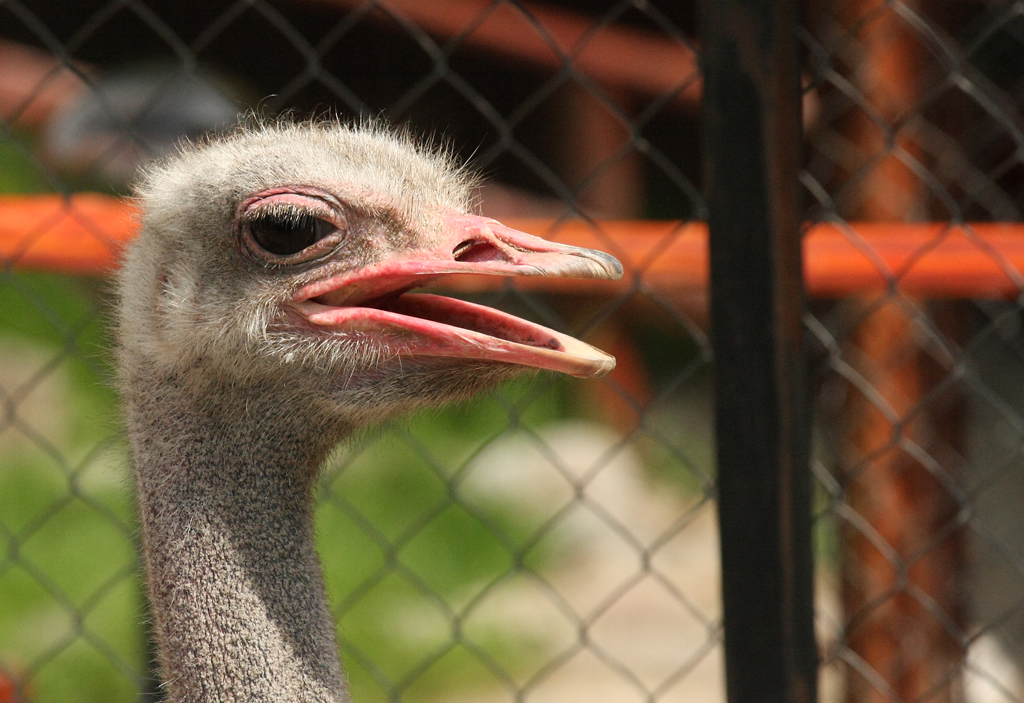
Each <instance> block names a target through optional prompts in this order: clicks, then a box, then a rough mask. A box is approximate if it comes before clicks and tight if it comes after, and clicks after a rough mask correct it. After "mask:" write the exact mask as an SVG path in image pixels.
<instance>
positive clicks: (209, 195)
mask: <svg viewBox="0 0 1024 703" xmlns="http://www.w3.org/2000/svg"><path fill="white" fill-rule="evenodd" d="M472 185H473V181H472V178H471V177H470V176H469V175H467V173H466V171H465V170H463V169H460V168H457V167H455V166H453V164H452V163H451V161H450V159H449V158H448V157H447V156H445V155H443V154H439V153H436V152H434V151H431V150H429V149H425V148H422V147H419V146H417V145H415V144H414V143H413V142H412V141H411V140H410V139H409V138H407V137H405V136H400V135H395V134H394V133H391V132H388V131H386V130H384V129H383V128H380V127H361V128H359V127H349V126H344V125H339V124H337V123H323V124H319V125H294V124H281V125H264V126H260V127H257V128H254V129H246V130H241V131H239V132H237V133H235V134H233V135H230V136H227V137H225V138H221V139H219V140H215V141H212V142H211V143H209V144H205V145H202V146H201V147H194V148H187V149H185V150H183V152H182V153H181V154H179V155H178V156H176V157H174V158H172V159H171V160H169V161H168V162H166V163H164V164H162V165H159V166H156V167H154V168H153V169H151V171H150V172H149V173H148V175H147V177H146V178H145V179H144V181H143V183H142V184H141V187H140V188H139V193H140V199H141V204H142V208H143V212H144V216H143V227H142V232H141V235H140V237H139V239H138V241H137V242H136V243H135V244H134V245H133V246H132V247H131V248H130V250H129V252H128V254H127V257H126V261H125V262H124V266H123V269H122V273H121V278H120V298H121V307H120V337H121V359H120V363H121V369H122V375H123V376H124V377H126V378H128V379H132V378H136V379H143V378H145V377H147V376H152V375H154V374H156V375H159V376H166V375H173V376H176V377H178V378H180V379H181V381H182V382H183V383H187V384H196V385H197V386H198V387H200V388H202V387H204V386H205V387H210V386H216V385H217V384H231V385H239V384H241V385H254V386H263V387H274V388H276V389H278V391H279V392H280V393H284V394H287V395H290V396H293V397H296V398H301V399H302V402H303V403H304V404H305V405H306V407H307V408H309V409H316V411H318V412H320V413H322V414H323V415H324V416H325V417H328V416H329V417H335V418H343V419H344V421H345V424H346V425H348V426H353V425H358V424H362V423H364V422H365V421H367V420H369V419H379V418H381V417H382V416H384V417H386V416H388V415H392V414H394V413H397V412H404V411H408V410H411V409H414V408H415V407H418V406H423V405H436V404H439V403H442V402H445V401H447V400H452V399H457V398H460V397H465V396H468V395H470V394H472V393H474V392H475V391H478V390H480V389H481V388H484V387H486V386H489V385H492V384H493V383H495V382H498V381H500V380H503V379H506V378H509V377H512V376H514V375H516V374H520V373H522V372H523V371H525V370H529V369H531V368H540V369H550V370H554V371H560V372H565V373H569V374H572V375H576V376H582V377H592V376H599V375H602V374H604V373H607V372H608V371H610V370H611V368H612V367H613V366H614V359H613V358H612V357H610V356H608V355H607V354H604V353H603V352H601V351H598V350H597V349H594V348H593V347H590V346H589V345H586V344H584V343H582V342H579V341H577V340H575V339H573V338H571V337H568V336H565V335H562V334H560V333H558V332H555V331H552V330H549V329H546V328H543V327H540V326H538V325H535V324H532V323H530V322H526V321H524V320H521V319H518V318H516V317H513V316H511V315H508V314H505V313H501V312H498V311H496V310H492V309H490V308H486V307H483V306H479V305H474V304H470V303H467V302H462V301H457V300H453V299H449V298H444V297H440V296H431V295H417V294H413V293H409V292H408V291H410V290H411V289H414V288H417V287H420V286H424V285H427V284H429V283H431V282H433V281H435V280H436V279H438V278H440V277H442V276H447V275H452V274H460V273H468V274H496V275H504V276H529V275H540V276H568V277H597V278H618V277H619V276H620V275H621V266H620V265H619V263H618V262H617V261H616V260H615V259H613V258H612V257H610V256H607V255H605V254H602V253H600V252H595V251H590V250H585V249H578V248H574V247H569V246H564V245H558V244H554V243H550V242H546V241H544V240H542V239H539V238H536V237H532V236H530V235H526V234H523V233H521V232H517V231H515V230H512V229H509V228H507V227H504V226H502V225H501V224H499V223H497V222H495V221H493V220H488V219H485V218H482V217H479V216H475V215H472V214H468V210H469V209H470V205H471V188H472Z"/></svg>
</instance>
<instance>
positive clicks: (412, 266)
mask: <svg viewBox="0 0 1024 703" xmlns="http://www.w3.org/2000/svg"><path fill="white" fill-rule="evenodd" d="M442 219H443V223H444V229H443V236H442V241H441V242H440V243H438V244H437V245H435V246H432V247H430V248H428V249H413V250H408V251H405V252H402V253H401V254H399V255H397V256H395V257H392V258H390V259H388V260H387V261H384V262H381V263H379V264H375V265H372V266H368V267H366V268H362V269H358V270H355V271H348V272H346V273H344V274H342V275H339V276H333V277H331V278H327V279H323V280H320V281H316V282H314V283H311V284H309V285H306V286H304V287H303V288H301V289H300V290H299V291H297V292H296V293H295V295H294V296H293V301H294V307H295V308H296V309H297V310H298V312H299V313H300V314H301V315H303V316H304V317H305V318H306V319H307V320H308V321H309V322H311V323H313V324H315V325H318V326H321V327H325V328H330V329H333V330H336V331H339V332H346V333H354V332H358V333H363V334H367V335H371V336H373V337H374V338H375V339H377V340H378V342H380V343H381V344H383V345H385V346H386V347H387V348H388V349H390V350H391V351H393V352H394V353H395V354H397V355H399V356H400V357H401V356H433V357H458V358H463V359H468V360H477V361H492V362H499V363H508V364H518V365H523V366H532V367H535V368H541V369H548V370H551V371H559V372H562V373H567V374H570V375H573V376H580V377H586V378H590V377H596V376H603V375H604V374H606V373H608V372H609V371H611V370H612V369H613V368H614V367H615V359H614V357H612V356H609V355H608V354H605V353H604V352H602V351H600V350H599V349H596V348H594V347H592V346H590V345H589V344H586V343H584V342H581V341H579V340H577V339H575V338H573V337H570V336H568V335H564V334H562V333H560V332H556V331H554V330H551V329H548V328H546V327H541V326H540V325H536V324H534V323H532V322H528V321H526V320H522V319H520V318H517V317H515V316H513V315H509V314H507V313H503V312H500V311H498V310H494V309H492V308H488V307H486V306H483V305H477V304H474V303H468V302H465V301H461V300H455V299H452V298H446V297H443V296H436V295H423V294H419V295H413V294H408V293H407V291H409V290H410V289H412V288H419V287H422V286H425V285H428V284H430V283H432V282H433V281H435V280H437V279H439V278H442V277H444V276H450V275H454V274H460V273H461V274H477V275H480V274H484V275H496V276H553V277H565V278H607V279H618V278H621V277H622V265H621V264H619V262H618V261H617V260H616V259H615V258H613V257H611V256H609V255H608V254H605V253H603V252H599V251H594V250H591V249H581V248H578V247H571V246H567V245H564V244H557V243H555V242H549V241H546V240H544V239H541V238H539V237H534V236H532V235H529V234H526V233H524V232H520V231H518V230H514V229H511V228H509V227H505V226H504V225H502V224H501V223H499V222H496V221H494V220H491V219H488V218H484V217H479V216H476V215H458V214H447V215H445V216H444V217H443V218H442Z"/></svg>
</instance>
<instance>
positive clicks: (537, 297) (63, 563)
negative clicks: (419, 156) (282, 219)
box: [0, 0, 1024, 703]
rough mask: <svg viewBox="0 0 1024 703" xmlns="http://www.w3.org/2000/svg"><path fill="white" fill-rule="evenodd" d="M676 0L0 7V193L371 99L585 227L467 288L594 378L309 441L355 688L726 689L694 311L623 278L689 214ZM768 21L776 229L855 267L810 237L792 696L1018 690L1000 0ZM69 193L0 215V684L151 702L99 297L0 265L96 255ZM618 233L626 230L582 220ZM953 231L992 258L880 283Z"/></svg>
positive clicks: (1013, 38)
mask: <svg viewBox="0 0 1024 703" xmlns="http://www.w3.org/2000/svg"><path fill="white" fill-rule="evenodd" d="M696 17H697V8H696V5H695V4H690V3H668V2H645V1H642V0H631V1H622V2H612V1H609V2H604V3H596V4H595V3H584V2H572V1H569V0H566V1H564V2H558V3H555V2H551V3H540V2H536V3H530V2H525V3H524V2H509V1H506V0H496V1H494V2H490V1H488V0H437V1H436V2H426V3H424V2H413V1H412V0H388V1H387V2H385V1H384V0H380V1H379V2H366V1H364V0H278V1H276V2H273V3H271V2H264V1H262V0H248V1H243V0H239V1H238V2H203V3H200V2H196V1H194V0H187V1H184V2H174V3H172V2H163V1H160V0H146V1H145V2H140V1H135V0H121V1H111V2H108V1H105V0H104V1H99V0H97V1H91V2H69V1H68V2H65V1H64V0H60V1H56V2H46V3H42V2H24V1H19V0H0V117H2V120H0V129H2V132H0V191H3V192H5V193H9V194H11V196H10V197H9V198H7V196H5V198H7V199H6V200H5V201H4V202H0V207H2V206H3V204H4V203H7V202H14V201H15V200H16V199H18V198H24V197H26V196H29V195H32V194H37V193H61V194H64V195H65V196H70V195H71V194H72V193H80V192H83V191H95V192H100V193H105V194H108V195H113V196H121V195H125V194H127V193H129V192H130V182H131V179H132V177H133V174H134V173H135V169H136V168H137V167H138V166H139V165H140V164H142V163H144V162H145V161H147V160H148V159H150V158H152V157H154V156H157V155H159V154H161V153H163V152H165V151H166V150H167V149H170V148H173V144H174V143H176V142H177V140H178V139H180V138H181V137H182V136H183V135H185V136H193V137H194V136H197V135H199V134H202V133H204V132H206V131H208V130H210V129H219V128H224V127H226V126H228V125H229V124H231V123H232V122H233V121H234V120H235V119H236V115H237V114H238V113H240V112H244V111H246V110H255V111H257V112H258V113H263V114H279V113H283V112H288V111H290V112H292V113H293V114H294V115H295V116H296V117H297V118H305V117H308V116H318V115H319V116H322V115H326V114H335V113H337V114H339V115H341V116H343V117H344V118H346V119H350V118H355V117H375V116H378V115H380V116H383V117H384V118H385V119H387V120H388V121H390V122H392V123H395V124H399V125H400V124H404V123H409V124H411V125H412V128H413V129H414V130H415V131H416V132H417V133H421V134H426V135H434V136H435V137H439V138H441V139H443V140H444V141H445V142H447V143H448V144H449V145H450V146H451V148H452V149H453V150H454V151H455V152H456V153H458V154H459V155H460V156H461V157H462V158H463V159H464V160H468V161H469V162H470V163H471V164H472V165H473V166H474V167H475V168H477V169H479V170H480V171H481V172H483V173H484V174H485V175H486V176H487V178H488V180H487V183H486V184H485V185H484V186H483V187H482V189H481V197H480V202H481V208H482V211H483V212H484V213H485V214H488V215H491V216H494V217H497V218H499V219H505V218H517V217H537V218H544V219H543V220H540V221H542V222H543V223H544V225H543V226H544V231H538V232H536V233H537V234H543V235H545V236H548V237H550V238H553V239H558V238H559V236H560V232H561V231H563V230H562V225H564V224H565V223H566V222H567V221H569V220H574V219H579V218H582V219H584V220H585V221H586V222H589V223H591V226H592V230H593V232H594V233H595V236H596V237H597V238H598V240H599V241H600V242H601V244H600V246H601V248H603V249H605V250H606V251H609V252H610V253H612V254H614V255H615V256H617V257H618V258H619V259H620V260H622V262H623V264H624V265H625V268H626V285H624V286H622V287H619V288H614V289H612V288H609V289H607V290H606V291H605V292H598V293H596V294H595V293H593V292H588V293H586V294H583V293H580V292H573V290H572V289H564V288H563V289H560V290H558V291H547V292H540V291H536V290H525V289H522V288H520V287H517V285H516V284H514V283H509V284H506V285H505V286H503V287H502V288H500V289H497V290H492V291H484V292H479V291H478V292H474V293H471V294H470V295H472V296H473V297H474V298H475V299H478V300H481V301H482V302H485V303H487V304H490V305H494V306H496V307H499V308H502V309H505V310H509V311H511V312H513V313H516V314H522V315H524V316H527V317H529V318H530V319H534V320H537V321H539V322H541V323H542V324H546V325H549V326H551V327H554V328H557V329H562V330H566V331H568V332H569V333H572V334H574V335H576V336H580V337H582V338H584V339H587V340H588V341H590V342H592V343H594V344H595V345H597V346H599V347H602V348H605V349H608V350H610V351H611V352H612V353H614V354H615V355H616V356H617V358H618V360H619V367H618V368H617V369H616V371H615V372H614V373H613V374H612V375H611V376H609V377H608V378H606V379H603V380H601V381H589V382H577V381H571V380H565V379H559V378H554V377H550V376H541V377H538V378H536V379H535V380H533V381H531V382H529V383H523V384H519V385H514V386H511V387H507V388H501V389H498V390H496V391H494V392H492V393H490V394H488V395H486V396H485V397H483V398H481V399H478V400H477V401H474V402H473V403H470V404H467V405H464V406H459V407H455V408H450V409H446V410H444V411H440V412H435V413H431V414H428V415H423V416H418V417H416V418H414V419H413V420H411V421H409V422H406V423H403V424H400V425H398V426H393V427H389V428H387V430H386V431H385V432H382V433H379V434H374V435H369V436H365V437H362V438H360V439H358V440H357V441H355V442H354V443H352V444H350V445H347V446H345V447H343V448H341V449H340V450H339V451H338V452H337V454H336V455H335V457H334V458H333V459H332V462H331V464H330V466H329V468H328V470H327V471H326V473H325V475H324V477H323V480H322V487H321V491H320V504H319V509H318V513H317V523H318V534H319V537H318V540H319V544H318V548H319V550H320V552H321V555H322V557H323V560H324V569H325V576H326V580H327V586H328V591H329V594H330V599H331V602H332V604H333V608H334V614H335V617H336V620H337V623H338V637H339V641H340V645H341V649H342V656H343V659H344V662H345V666H346V669H347V672H348V675H349V677H350V679H351V684H352V691H353V698H354V699H355V700H357V701H360V703H368V702H370V701H434V700H446V701H470V700H472V701H482V702H489V701H496V702H497V701H531V702H534V703H539V702H543V701H557V702H558V703H570V702H572V701H594V700H601V701H684V700H686V701H690V700H700V701H705V700H725V679H724V675H723V647H722V636H723V635H722V625H721V620H722V604H721V596H720V592H721V574H720V567H719V547H718V533H717V525H716V522H715V497H716V494H717V488H716V468H715V461H714V449H713V427H712V424H713V422H712V407H713V393H712V381H711V371H712V352H711V344H710V342H709V339H708V336H707V332H706V328H707V325H708V312H707V298H706V295H705V293H704V292H703V290H702V289H697V288H693V287H686V286H682V285H671V284H670V283H665V280H664V279H655V277H654V276H653V274H652V272H653V271H654V270H655V269H657V268H658V267H659V266H669V269H670V270H671V266H677V265H679V266H681V265H682V264H678V263H671V266H670V265H669V263H666V262H669V260H670V259H671V261H672V262H675V259H672V256H673V254H672V252H673V251H674V249H673V247H676V246H677V245H679V244H680V241H679V240H680V239H686V238H694V237H697V236H698V234H697V233H696V232H697V230H695V229H693V228H692V227H687V226H684V225H681V224H677V223H679V222H683V223H687V222H690V221H694V220H698V221H699V220H703V219H705V218H706V216H707V209H706V207H705V198H704V196H703V195H702V194H701V191H700V186H699V184H700V182H701V180H702V179H701V175H700V174H701V168H702V166H701V156H700V154H701V145H700V134H701V129H700V128H701V123H700V117H699V112H700V110H699V108H700V99H701V90H702V87H701V80H700V74H699V70H698V67H697V43H698V42H697V36H698V30H697V22H696ZM797 37H798V40H799V43H800V48H801V51H802V60H803V66H804V68H803V75H802V78H803V84H804V89H805V91H804V113H803V122H804V125H803V126H804V131H805V135H806V141H805V145H804V148H805V149H806V158H805V168H804V170H803V172H802V173H801V183H802V185H803V187H804V190H805V193H804V197H805V201H806V204H807V213H806V220H807V222H808V223H809V225H810V228H809V230H808V231H809V232H810V234H808V237H809V240H808V243H810V239H813V231H814V230H813V226H814V225H818V224H827V225H830V226H832V227H833V228H834V229H836V230H838V232H839V233H840V234H841V236H842V239H843V241H844V242H846V243H847V244H849V245H851V246H849V247H848V248H849V249H850V251H852V252H854V254H851V255H850V256H847V258H846V259H844V260H843V263H842V265H841V266H840V274H842V272H843V271H845V270H846V268H856V267H857V266H862V267H863V265H864V264H865V263H866V265H868V266H870V268H871V270H872V271H873V272H874V275H875V278H874V279H873V280H872V281H871V282H870V283H869V284H865V285H845V284H844V285H840V284H837V285H831V286H830V285H822V284H820V282H819V281H818V279H817V278H815V274H814V272H815V271H816V270H817V269H815V268H814V267H815V266H816V265H817V264H816V259H814V257H812V256H811V255H810V254H808V259H807V267H808V283H809V287H810V293H811V295H812V297H811V301H810V306H809V307H810V311H809V312H808V314H807V315H806V327H807V328H808V336H809V339H810V346H811V357H812V369H813V374H812V380H813V391H814V417H815V434H814V452H813V460H812V467H811V468H812V471H813V475H814V477H815V499H814V513H815V518H814V520H815V522H814V524H815V540H816V544H815V560H816V580H817V583H816V590H817V595H816V625H817V632H818V637H819V649H820V652H821V677H820V683H821V692H820V697H821V698H822V699H823V700H827V701H839V700H849V701H863V700H885V701H924V700H929V701H930V700H951V701H952V700H957V701H960V700H965V701H971V702H978V703H981V702H988V701H993V702H995V701H1019V700H1024V673H1022V672H1024V543H1022V537H1021V536H1022V535H1024V524H1022V520H1021V518H1020V515H1021V512H1022V511H1021V510H1020V508H1019V506H1020V505H1022V504H1024V457H1022V454H1021V450H1022V447H1024V338H1022V336H1021V335H1022V333H1021V330H1020V319H1021V310H1020V305H1021V300H1024V299H1022V298H1020V291H1021V290H1024V277H1022V276H1021V273H1020V271H1019V270H1018V269H1017V268H1016V266H1015V265H1014V263H1013V262H1014V259H1013V258H1012V256H1011V255H1010V254H1008V253H1007V252H1006V251H1004V250H1003V249H999V248H998V247H996V246H994V245H992V244H991V242H990V240H989V239H987V238H986V237H985V236H984V235H983V233H981V230H979V226H980V225H979V223H987V222H1004V223H1015V222H1019V221H1020V220H1021V217H1020V214H1021V208H1022V207H1024V163H1022V158H1024V129H1022V126H1024V121H1022V119H1021V117H1020V112H1021V102H1022V101H1024V3H1020V2H962V3H942V2H939V1H938V0H931V1H929V2H917V3H903V2H889V3H881V2H879V3H869V2H866V1H862V0H851V1H850V2H838V1H836V2H827V3H805V6H804V8H803V17H802V22H801V26H800V27H799V28H798V29H797ZM782 148H791V149H794V150H796V149H800V145H799V144H791V145H782ZM76 202H77V201H72V200H71V199H70V198H69V199H68V200H66V201H65V205H64V206H63V207H59V208H57V209H56V210H51V211H48V213H47V214H46V216H45V217H39V218H36V219H35V220H33V221H31V222H29V223H27V224H25V226H22V225H21V224H20V221H19V224H18V226H17V227H15V225H13V224H10V222H11V221H10V220H9V221H8V223H3V222H0V234H3V235H4V236H5V237H6V236H9V237H10V238H11V241H13V242H15V243H14V244H13V245H11V246H10V247H6V245H4V246H5V247H6V248H4V249H3V252H4V258H3V260H2V268H0V407H2V412H0V545H2V546H3V548H2V549H0V703H13V702H15V701H17V702H18V703H22V702H26V701H34V702H35V701H38V702H44V701H61V702H73V701H129V700H142V699H146V700H156V699H159V698H160V692H159V688H158V686H157V683H156V682H155V681H154V680H153V675H152V673H151V666H150V664H151V658H152V655H151V644H150V642H149V636H148V631H147V626H146V623H147V621H148V615H147V610H146V605H145V602H144V600H145V599H144V597H143V587H142V584H141V579H140V576H139V573H138V564H137V554H136V553H137V539H138V535H137V528H136V524H135V518H134V515H133V507H132V503H133V499H132V486H131V479H130V470H129V467H128V466H127V460H126V451H125V442H124V439H123V437H122V435H121V428H120V424H119V416H118V409H117V399H116V394H115V393H114V391H113V383H112V378H113V372H112V367H111V359H110V355H109V348H110V337H109V331H108V323H109V318H110V309H109V305H110V303H109V287H108V283H107V280H106V279H105V278H104V277H103V276H101V275H98V274H94V275H79V276H66V275H61V274H58V273H55V272H53V271H52V270H49V271H48V270H39V269H38V267H33V266H32V265H31V262H32V261H34V259H32V255H33V251H34V249H33V247H34V246H36V243H37V242H39V241H41V240H42V239H43V238H44V237H45V236H46V233H47V232H48V231H51V230H53V229H54V228H56V227H58V226H60V225H61V223H62V222H64V221H66V220H74V221H75V222H76V223H78V224H79V225H81V226H82V227H84V228H85V229H86V230H88V231H89V232H91V233H93V235H94V236H95V239H96V241H97V242H100V243H102V244H103V245H104V246H108V245H109V246H110V247H111V248H116V243H115V242H114V240H113V239H112V238H111V237H110V236H109V232H108V231H106V230H105V223H104V222H102V221H98V220H95V219H94V218H92V217H91V216H89V215H86V214H84V213H83V211H82V210H80V209H78V208H77V206H76V205H75V203H76ZM642 219H646V220H656V221H659V224H658V225H657V229H656V232H657V235H656V237H654V240H656V241H655V243H654V244H652V245H649V246H648V245H645V246H640V245H639V244H638V242H639V239H637V240H631V239H629V238H626V237H621V236H613V234H612V228H611V227H610V226H605V225H602V224H601V223H602V222H604V221H609V220H642ZM865 222H872V223H877V222H890V223H896V224H901V223H913V222H921V223H933V225H934V226H933V227H931V229H928V230H927V231H926V233H925V235H923V236H921V237H918V238H916V239H915V238H906V237H904V238H900V237H899V236H897V235H898V234H899V232H901V231H902V230H899V229H898V227H894V228H893V229H892V232H890V234H891V235H892V236H890V237H889V238H888V239H885V240H884V241H883V239H880V238H877V237H874V236H872V235H871V234H870V232H869V230H870V228H868V227H865V225H864V223H865ZM5 230H6V231H5ZM872 231H873V230H872ZM1014 232H1016V230H1014ZM893 233H895V234H893ZM1018 234H1020V235H1021V236H1022V237H1024V230H1022V231H1021V232H1020V233H1018ZM5 241H6V240H5ZM645 241H648V240H645ZM894 241H895V242H896V245H893V244H892V242H894ZM960 241H963V242H966V245H965V246H966V247H967V248H969V249H971V250H972V251H975V252H981V253H982V254H983V255H984V256H985V257H986V259H987V260H988V261H991V262H993V267H992V268H994V269H995V270H996V273H997V274H998V273H999V272H1002V275H1003V279H999V278H998V275H996V274H990V275H989V277H988V278H984V279H983V280H981V282H980V283H979V282H970V281H968V282H967V283H964V282H963V281H962V280H961V279H962V278H963V277H964V276H965V275H966V274H965V273H964V272H963V271H962V270H961V269H960V268H958V267H956V266H954V267H952V268H949V269H948V270H947V271H945V272H944V273H942V275H940V276H939V279H940V281H944V282H945V283H944V284H943V285H939V286H932V287H930V288H927V287H925V288H922V287H915V286H914V285H912V284H913V283H914V281H916V280H917V279H915V276H916V275H918V274H919V273H920V271H921V270H922V269H924V268H926V267H927V266H929V265H930V263H931V262H932V261H933V260H935V258H936V257H938V256H939V255H940V254H941V253H942V252H943V251H944V247H947V246H950V245H952V244H953V243H955V242H960ZM1022 242H1024V239H1022ZM894 246H895V249H894ZM900 247H902V248H900ZM893 251H895V252H896V253H893ZM844 266H845V267H846V268H843V267H844ZM679 276H680V277H682V276H683V274H682V273H680V274H679ZM838 278H842V276H841V275H838ZM947 283H948V285H947ZM723 431H724V430H723Z"/></svg>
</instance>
